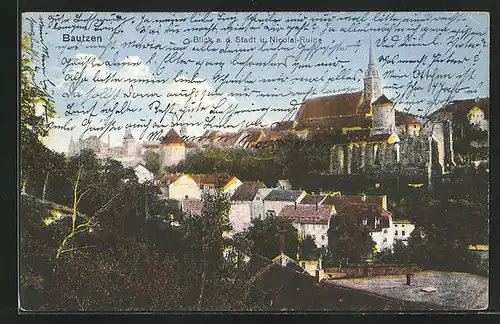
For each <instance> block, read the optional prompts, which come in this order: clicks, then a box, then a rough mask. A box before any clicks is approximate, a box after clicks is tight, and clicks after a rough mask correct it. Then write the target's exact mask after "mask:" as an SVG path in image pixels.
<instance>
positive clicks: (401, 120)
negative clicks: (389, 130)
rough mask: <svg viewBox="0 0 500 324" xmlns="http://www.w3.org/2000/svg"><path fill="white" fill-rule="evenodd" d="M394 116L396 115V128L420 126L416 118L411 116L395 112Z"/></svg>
mask: <svg viewBox="0 0 500 324" xmlns="http://www.w3.org/2000/svg"><path fill="white" fill-rule="evenodd" d="M395 115H396V126H401V125H412V124H420V122H419V121H418V120H417V118H416V116H414V115H412V114H409V113H406V112H403V111H398V110H396V113H395Z"/></svg>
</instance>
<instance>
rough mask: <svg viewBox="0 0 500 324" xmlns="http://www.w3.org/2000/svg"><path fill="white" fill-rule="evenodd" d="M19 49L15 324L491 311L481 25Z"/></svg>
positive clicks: (87, 39) (274, 30)
mask: <svg viewBox="0 0 500 324" xmlns="http://www.w3.org/2000/svg"><path fill="white" fill-rule="evenodd" d="M19 37H20V38H19V40H20V44H21V53H20V61H19V66H20V87H21V88H20V105H19V107H20V137H19V138H20V156H21V170H20V185H19V191H20V210H19V225H20V226H19V238H20V241H19V251H20V255H19V311H20V312H22V313H25V312H28V313H29V312H51V313H53V312H305V311H316V312H318V311H321V312H359V311H362V312H369V311H373V312H382V311H387V312H390V311H397V312H428V311H463V310H469V311H478V310H487V308H488V273H489V261H488V260H489V243H488V242H489V167H490V166H489V147H490V126H489V125H490V123H489V113H490V100H489V96H490V94H489V46H490V43H489V39H490V36H489V14H488V13H487V12H175V13H174V12H162V13H161V12H155V13H150V12H114V13H113V12H37V13H23V15H22V32H21V34H20V35H19Z"/></svg>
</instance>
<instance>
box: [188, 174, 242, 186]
mask: <svg viewBox="0 0 500 324" xmlns="http://www.w3.org/2000/svg"><path fill="white" fill-rule="evenodd" d="M191 177H192V178H193V179H194V181H195V182H196V183H197V184H198V186H201V185H202V184H204V185H209V184H210V185H214V186H216V187H223V186H225V185H226V184H227V183H228V182H229V181H230V180H231V179H232V178H233V177H232V176H230V175H227V174H224V173H213V174H192V175H191Z"/></svg>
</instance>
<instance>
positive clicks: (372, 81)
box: [364, 40, 382, 103]
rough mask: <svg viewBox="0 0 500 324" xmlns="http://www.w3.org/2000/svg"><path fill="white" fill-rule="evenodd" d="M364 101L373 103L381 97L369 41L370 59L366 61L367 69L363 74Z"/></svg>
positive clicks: (378, 79) (380, 88)
mask: <svg viewBox="0 0 500 324" xmlns="http://www.w3.org/2000/svg"><path fill="white" fill-rule="evenodd" d="M364 83H365V91H364V96H365V100H369V101H370V103H373V102H374V101H375V100H377V99H378V98H379V97H380V96H381V95H382V87H381V85H380V78H379V76H378V71H377V69H376V68H375V59H374V58H373V51H372V42H371V40H370V57H369V60H368V69H367V70H366V72H365V80H364Z"/></svg>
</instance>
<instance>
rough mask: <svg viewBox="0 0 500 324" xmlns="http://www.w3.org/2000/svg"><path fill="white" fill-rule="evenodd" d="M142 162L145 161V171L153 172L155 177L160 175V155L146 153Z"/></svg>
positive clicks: (152, 152) (151, 152) (150, 152)
mask: <svg viewBox="0 0 500 324" xmlns="http://www.w3.org/2000/svg"><path fill="white" fill-rule="evenodd" d="M144 160H145V161H146V165H145V167H146V169H148V170H149V171H151V172H153V174H154V175H155V176H158V175H160V173H161V162H160V155H159V154H158V152H154V151H147V152H146V155H145V157H144Z"/></svg>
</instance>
